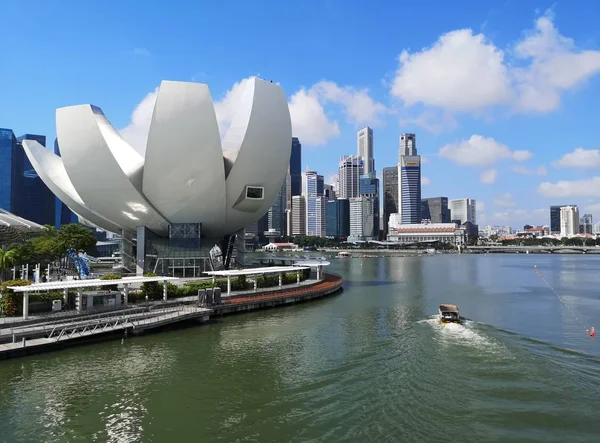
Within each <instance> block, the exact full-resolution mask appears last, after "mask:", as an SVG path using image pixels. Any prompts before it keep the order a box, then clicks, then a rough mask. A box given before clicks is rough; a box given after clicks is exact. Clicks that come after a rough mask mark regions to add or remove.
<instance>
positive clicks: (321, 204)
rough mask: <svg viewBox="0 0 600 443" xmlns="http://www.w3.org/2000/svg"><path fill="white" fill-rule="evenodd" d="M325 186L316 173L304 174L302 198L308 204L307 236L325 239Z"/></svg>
mask: <svg viewBox="0 0 600 443" xmlns="http://www.w3.org/2000/svg"><path fill="white" fill-rule="evenodd" d="M324 188H325V184H324V181H323V176H322V175H319V174H317V173H316V172H315V171H308V170H307V171H305V172H303V173H302V196H303V197H304V198H305V202H306V235H309V236H314V237H325V205H326V203H327V200H325V196H324V195H323V194H324V190H325V189H324Z"/></svg>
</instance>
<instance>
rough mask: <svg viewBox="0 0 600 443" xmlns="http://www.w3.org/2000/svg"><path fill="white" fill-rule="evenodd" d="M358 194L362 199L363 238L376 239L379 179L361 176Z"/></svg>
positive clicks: (377, 233) (377, 235)
mask: <svg viewBox="0 0 600 443" xmlns="http://www.w3.org/2000/svg"><path fill="white" fill-rule="evenodd" d="M373 175H374V174H373ZM359 193H360V197H361V198H362V199H363V211H362V223H363V236H364V237H367V238H369V239H378V238H379V179H378V178H376V177H371V176H369V175H363V176H362V177H361V178H360V185H359ZM367 200H368V203H367Z"/></svg>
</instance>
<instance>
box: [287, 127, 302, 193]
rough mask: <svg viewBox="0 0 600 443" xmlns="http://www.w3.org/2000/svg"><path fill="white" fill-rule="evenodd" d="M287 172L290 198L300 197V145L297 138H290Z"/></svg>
mask: <svg viewBox="0 0 600 443" xmlns="http://www.w3.org/2000/svg"><path fill="white" fill-rule="evenodd" d="M289 172H290V185H291V186H290V194H291V196H294V195H300V194H301V193H302V144H301V143H300V140H298V138H297V137H292V152H291V155H290V167H289ZM290 198H291V197H290Z"/></svg>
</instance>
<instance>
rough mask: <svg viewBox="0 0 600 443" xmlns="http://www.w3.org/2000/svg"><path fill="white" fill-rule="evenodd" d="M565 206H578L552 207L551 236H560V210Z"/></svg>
mask: <svg viewBox="0 0 600 443" xmlns="http://www.w3.org/2000/svg"><path fill="white" fill-rule="evenodd" d="M564 206H577V205H554V206H550V234H560V208H562V207H564Z"/></svg>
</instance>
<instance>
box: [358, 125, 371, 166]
mask: <svg viewBox="0 0 600 443" xmlns="http://www.w3.org/2000/svg"><path fill="white" fill-rule="evenodd" d="M356 154H357V155H358V156H359V157H362V158H363V160H364V162H365V164H364V171H363V174H364V175H368V174H374V173H375V159H374V158H373V130H372V129H371V128H369V127H368V126H367V127H366V128H363V129H361V130H360V131H358V132H357V134H356Z"/></svg>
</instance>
